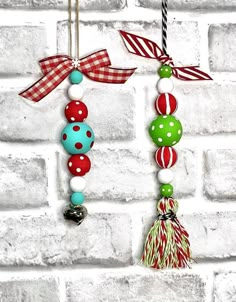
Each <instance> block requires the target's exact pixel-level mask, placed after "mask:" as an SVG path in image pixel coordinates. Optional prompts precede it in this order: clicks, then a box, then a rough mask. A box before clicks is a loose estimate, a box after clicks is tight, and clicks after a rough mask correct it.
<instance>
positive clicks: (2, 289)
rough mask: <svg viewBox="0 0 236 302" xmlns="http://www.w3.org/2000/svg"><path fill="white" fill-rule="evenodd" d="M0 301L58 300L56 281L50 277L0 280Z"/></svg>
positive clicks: (38, 301)
mask: <svg viewBox="0 0 236 302" xmlns="http://www.w3.org/2000/svg"><path fill="white" fill-rule="evenodd" d="M0 301H1V302H9V301H11V302H19V301H27V302H35V301H37V302H48V301H50V302H59V301H60V297H59V288H58V282H57V281H56V280H54V279H52V278H47V279H37V280H28V279H24V280H12V281H5V282H4V281H1V282H0Z"/></svg>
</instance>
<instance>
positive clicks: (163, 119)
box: [148, 115, 183, 147]
mask: <svg viewBox="0 0 236 302" xmlns="http://www.w3.org/2000/svg"><path fill="white" fill-rule="evenodd" d="M148 131H149V135H150V136H151V138H152V140H153V142H154V143H155V144H156V145H157V146H158V147H163V146H168V147H171V146H174V145H175V144H177V143H178V142H179V141H180V139H181V137H182V131H183V128H182V125H181V123H180V121H179V120H177V119H176V118H175V117H174V116H173V115H159V116H158V117H156V118H155V119H154V120H153V121H152V122H151V124H150V126H149V129H148Z"/></svg>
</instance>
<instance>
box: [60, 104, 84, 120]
mask: <svg viewBox="0 0 236 302" xmlns="http://www.w3.org/2000/svg"><path fill="white" fill-rule="evenodd" d="M65 116H66V118H67V120H68V122H69V123H74V122H83V121H84V120H85V119H86V118H87V116H88V108H87V106H86V105H85V104H84V103H83V102H81V101H71V102H70V103H68V104H67V105H66V108H65Z"/></svg>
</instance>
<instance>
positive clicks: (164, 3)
mask: <svg viewBox="0 0 236 302" xmlns="http://www.w3.org/2000/svg"><path fill="white" fill-rule="evenodd" d="M161 8H162V10H161V11H162V50H163V52H164V54H165V55H168V54H167V9H168V0H162V6H161Z"/></svg>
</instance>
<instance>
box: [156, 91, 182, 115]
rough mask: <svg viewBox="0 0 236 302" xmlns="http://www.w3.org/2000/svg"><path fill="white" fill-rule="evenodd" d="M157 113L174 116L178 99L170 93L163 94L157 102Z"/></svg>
mask: <svg viewBox="0 0 236 302" xmlns="http://www.w3.org/2000/svg"><path fill="white" fill-rule="evenodd" d="M155 107H156V110H157V113H159V114H163V115H165V114H173V113H174V112H175V111H176V109H177V101H176V98H175V97H174V96H173V95H172V94H170V93H162V94H161V95H160V96H159V97H158V98H157V100H156V102H155Z"/></svg>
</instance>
